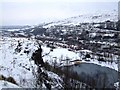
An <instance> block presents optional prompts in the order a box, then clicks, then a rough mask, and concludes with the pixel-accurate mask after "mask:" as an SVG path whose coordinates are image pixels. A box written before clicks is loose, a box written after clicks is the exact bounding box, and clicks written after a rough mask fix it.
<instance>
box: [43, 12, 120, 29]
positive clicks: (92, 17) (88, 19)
mask: <svg viewBox="0 0 120 90" xmlns="http://www.w3.org/2000/svg"><path fill="white" fill-rule="evenodd" d="M117 13H118V12H117V11H111V12H99V13H91V14H90V13H89V14H83V15H79V16H75V17H70V18H67V19H64V20H61V21H56V22H53V23H50V24H48V25H45V26H44V28H47V27H51V26H54V25H79V23H99V22H105V21H107V20H110V21H113V22H116V21H117V20H118V16H117Z"/></svg>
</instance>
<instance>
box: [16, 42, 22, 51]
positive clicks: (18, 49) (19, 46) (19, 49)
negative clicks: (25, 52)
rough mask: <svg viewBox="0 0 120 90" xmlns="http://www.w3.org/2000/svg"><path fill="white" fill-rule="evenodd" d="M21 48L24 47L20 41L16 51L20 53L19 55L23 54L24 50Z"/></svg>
mask: <svg viewBox="0 0 120 90" xmlns="http://www.w3.org/2000/svg"><path fill="white" fill-rule="evenodd" d="M21 46H22V44H21V42H20V41H18V45H17V48H16V49H15V51H16V52H18V53H19V52H21V50H22V47H21Z"/></svg>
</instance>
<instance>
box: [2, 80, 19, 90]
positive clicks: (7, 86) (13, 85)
mask: <svg viewBox="0 0 120 90" xmlns="http://www.w3.org/2000/svg"><path fill="white" fill-rule="evenodd" d="M2 88H4V89H5V88H6V89H8V88H21V87H19V86H17V85H15V84H12V83H10V82H7V81H4V80H0V90H2Z"/></svg>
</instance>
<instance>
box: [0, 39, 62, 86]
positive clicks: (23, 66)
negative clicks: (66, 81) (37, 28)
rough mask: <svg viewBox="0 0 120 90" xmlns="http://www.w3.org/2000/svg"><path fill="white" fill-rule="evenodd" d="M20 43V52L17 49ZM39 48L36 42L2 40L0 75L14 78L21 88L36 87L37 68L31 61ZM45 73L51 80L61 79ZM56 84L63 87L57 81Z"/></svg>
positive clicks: (0, 42)
mask: <svg viewBox="0 0 120 90" xmlns="http://www.w3.org/2000/svg"><path fill="white" fill-rule="evenodd" d="M19 43H20V47H19V49H20V51H19V50H18V49H16V48H17V46H18V44H19ZM37 48H38V45H37V43H36V41H35V40H28V39H26V38H11V37H4V38H1V40H0V57H1V58H0V74H1V75H4V76H5V77H9V76H11V77H13V78H14V79H15V81H16V82H17V84H18V85H19V86H21V87H35V79H36V78H35V75H34V73H35V72H36V68H37V66H36V65H35V64H34V61H33V60H31V55H32V53H33V52H34V51H35V50H36V49H37ZM43 70H44V69H43ZM44 71H45V72H47V73H48V76H49V77H50V78H51V79H54V80H58V79H60V77H59V76H58V75H56V74H55V73H52V72H48V71H46V70H44ZM53 76H54V77H53ZM54 80H53V83H54ZM51 83H52V82H51ZM56 83H57V85H58V86H61V84H60V82H57V81H56ZM43 87H44V85H43ZM53 87H56V84H53Z"/></svg>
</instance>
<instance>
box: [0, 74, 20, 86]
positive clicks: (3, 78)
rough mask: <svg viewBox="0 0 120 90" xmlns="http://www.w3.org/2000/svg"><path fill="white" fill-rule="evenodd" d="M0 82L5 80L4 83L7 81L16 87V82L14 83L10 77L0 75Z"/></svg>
mask: <svg viewBox="0 0 120 90" xmlns="http://www.w3.org/2000/svg"><path fill="white" fill-rule="evenodd" d="M0 80H5V81H8V82H10V83H13V84H16V85H18V84H17V82H16V81H15V79H14V78H13V77H11V76H10V77H5V76H3V75H0Z"/></svg>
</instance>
